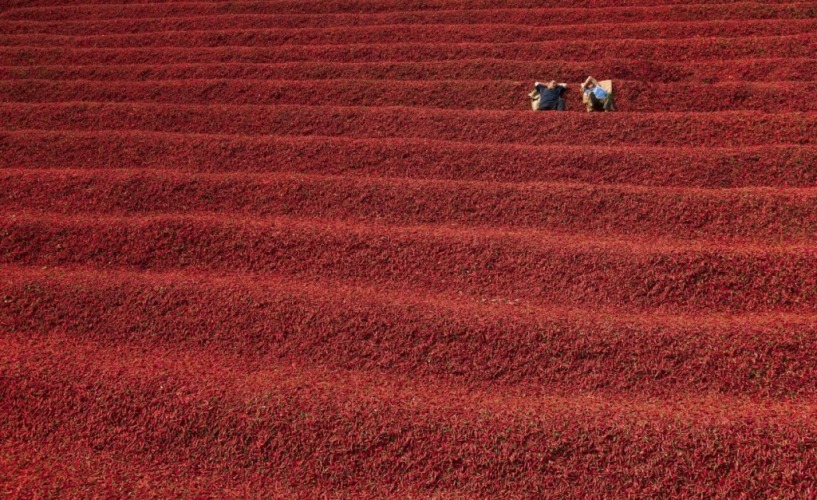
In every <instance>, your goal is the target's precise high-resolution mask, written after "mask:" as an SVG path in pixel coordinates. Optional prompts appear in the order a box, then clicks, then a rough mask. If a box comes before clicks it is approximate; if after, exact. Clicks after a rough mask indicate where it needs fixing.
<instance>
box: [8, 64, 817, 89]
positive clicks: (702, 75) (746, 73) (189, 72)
mask: <svg viewBox="0 0 817 500" xmlns="http://www.w3.org/2000/svg"><path fill="white" fill-rule="evenodd" d="M587 75H605V76H614V77H615V78H617V79H623V80H640V81H644V82H661V83H693V84H696V85H699V84H711V83H718V82H728V81H735V80H739V81H745V82H776V81H806V82H808V81H817V60H815V59H792V58H783V59H779V58H778V59H731V60H721V61H710V62H708V63H707V64H705V65H702V64H699V63H697V62H692V63H690V62H663V63H662V62H655V61H650V60H644V59H606V58H602V59H598V60H593V61H587V62H573V61H557V60H549V61H536V60H533V61H504V60H500V59H463V60H458V61H431V62H389V61H387V62H373V63H337V62H290V63H270V64H265V63H175V64H122V65H79V66H64V65H50V66H49V65H46V66H0V79H3V80H10V79H23V80H30V79H42V80H100V81H116V80H122V81H133V82H136V81H150V80H185V79H236V80H241V79H251V80H297V79H302V80H336V79H358V80H426V81H428V80H511V81H520V80H522V81H526V82H533V81H535V80H545V81H546V80H548V79H550V78H558V79H559V81H568V82H569V81H572V82H578V81H582V80H584V79H585V78H586V77H587ZM327 85H331V81H330V82H327Z"/></svg>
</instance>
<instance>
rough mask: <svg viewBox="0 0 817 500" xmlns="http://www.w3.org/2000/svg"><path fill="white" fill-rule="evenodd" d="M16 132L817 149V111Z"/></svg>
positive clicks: (7, 115) (12, 121) (101, 116)
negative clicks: (126, 131)
mask: <svg viewBox="0 0 817 500" xmlns="http://www.w3.org/2000/svg"><path fill="white" fill-rule="evenodd" d="M0 122H1V123H3V124H4V125H5V127H6V129H7V130H12V131H13V130H15V129H44V130H74V131H102V130H145V131H153V132H184V133H188V134H190V133H211V134H247V135H256V136H265V135H279V136H281V135H287V136H290V135H300V136H311V135H320V136H330V137H340V136H343V137H347V138H356V139H361V138H395V137H401V138H424V139H437V140H452V141H467V142H473V143H480V142H483V141H489V142H493V143H513V144H526V145H537V144H541V143H542V142H543V141H547V142H549V143H551V144H559V143H569V144H573V145H593V146H597V145H608V146H615V145H628V146H631V145H634V144H642V145H653V146H708V147H712V146H723V145H729V146H730V147H739V146H759V145H775V144H791V143H792V142H794V143H795V144H800V145H809V146H811V145H817V135H815V134H812V133H811V131H812V130H814V129H815V127H816V126H817V113H779V114H759V113H755V112H726V113H662V112H656V113H549V114H548V113H533V112H530V111H518V112H510V111H471V110H439V109H428V108H407V107H381V108H370V107H330V106H294V105H292V106H289V105H277V106H235V105H212V106H207V105H173V104H145V103H90V102H86V103H47V104H28V103H0Z"/></svg>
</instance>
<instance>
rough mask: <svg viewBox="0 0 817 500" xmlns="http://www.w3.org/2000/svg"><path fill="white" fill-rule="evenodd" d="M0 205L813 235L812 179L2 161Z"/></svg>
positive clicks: (803, 238) (751, 237)
mask: <svg viewBox="0 0 817 500" xmlns="http://www.w3.org/2000/svg"><path fill="white" fill-rule="evenodd" d="M0 206H3V207H4V209H6V210H9V211H44V212H52V213H61V214H66V215H70V214H86V215H95V214H120V215H124V214H131V215H137V214H171V213H172V214H185V213H188V212H210V213H219V214H221V215H224V216H225V217H226V216H228V215H230V214H242V215H253V216H264V217H268V216H297V217H320V218H327V219H342V220H347V221H358V222H379V223H388V224H399V225H418V224H437V225H446V226H448V225H456V226H490V227H505V228H536V229H547V230H550V231H563V232H577V233H581V232H586V233H596V232H597V233H600V234H601V233H613V234H620V235H625V234H631V235H641V236H646V235H651V236H662V237H672V238H676V239H679V240H685V239H705V240H719V241H729V240H733V241H756V242H761V243H769V242H772V241H775V242H788V243H794V242H804V243H805V242H810V241H813V240H814V237H815V235H817V189H815V188H812V189H798V190H783V189H780V188H774V189H773V188H769V189H751V190H747V189H741V190H726V191H724V190H717V191H712V190H706V191H704V190H699V189H667V188H665V187H660V188H643V187H624V186H607V187H601V186H593V185H576V184H503V183H496V182H452V181H425V180H423V181H418V180H401V179H383V178H348V177H337V176H328V177H327V176H304V175H300V174H294V175H293V174H272V175H248V174H238V175H235V174H227V175H224V174H220V175H213V174H198V175H195V174H184V173H177V172H172V171H152V172H145V171H131V170H126V171H122V170H120V171H115V172H111V171H66V170H56V171H54V170H49V171H30V170H22V171H14V170H0Z"/></svg>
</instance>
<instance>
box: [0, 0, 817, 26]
mask: <svg viewBox="0 0 817 500" xmlns="http://www.w3.org/2000/svg"><path fill="white" fill-rule="evenodd" d="M608 1H609V0H608ZM463 7H467V8H463ZM814 8H815V5H814V3H813V2H789V3H775V4H771V5H770V4H767V3H758V2H734V3H725V4H691V5H650V6H620V5H618V4H617V3H612V2H611V3H610V4H608V5H606V6H598V5H594V6H592V7H590V8H589V7H588V6H580V7H564V6H563V5H558V6H555V5H551V6H547V7H543V6H542V5H541V3H540V2H536V1H534V0H530V1H527V2H516V3H514V4H513V5H508V3H507V2H504V1H499V0H488V1H486V2H484V3H481V4H480V3H474V2H454V3H449V4H446V3H445V2H440V3H437V4H436V5H432V4H431V3H429V2H428V1H423V0H416V1H415V2H413V3H407V2H395V1H392V0H386V1H383V0H373V1H369V2H366V6H365V7H363V6H360V5H355V4H353V3H349V2H347V1H342V0H341V1H336V2H289V3H286V4H284V3H270V2H261V1H243V2H230V3H223V2H172V3H161V4H159V3H153V4H151V3H148V4H120V5H104V4H102V5H76V6H71V5H66V6H62V7H49V8H32V9H22V8H20V9H14V10H11V11H7V12H4V13H3V14H2V16H1V17H2V18H3V19H5V20H11V21H76V20H110V19H135V18H138V19H151V18H174V17H188V16H193V15H196V16H201V15H219V16H227V15H237V14H256V15H258V14H261V15H269V14H283V15H293V16H297V17H311V18H313V19H314V18H326V20H325V21H322V22H323V23H338V22H339V23H342V24H354V25H357V24H360V23H361V21H369V22H371V21H372V20H375V19H376V20H378V22H379V24H384V23H383V22H382V19H383V18H389V17H405V16H413V17H415V18H417V19H418V20H420V21H421V22H429V20H430V19H434V18H435V17H439V16H442V17H448V18H450V17H454V18H460V19H461V18H464V17H465V18H467V17H468V16H473V15H476V16H494V18H498V19H502V18H503V17H505V15H507V14H509V13H511V14H512V13H516V14H517V15H518V16H520V17H524V18H526V19H528V20H529V21H528V22H529V23H530V24H537V25H539V24H579V23H592V22H597V21H598V20H599V19H600V18H604V19H606V20H607V21H608V22H626V21H632V20H636V21H646V20H656V21H668V20H677V21H694V20H707V19H718V18H720V19H735V20H738V19H758V18H760V19H769V18H794V19H796V18H804V17H814V16H815V15H816V14H817V13H815V11H814ZM390 24H391V23H390Z"/></svg>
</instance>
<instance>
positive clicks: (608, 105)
mask: <svg viewBox="0 0 817 500" xmlns="http://www.w3.org/2000/svg"><path fill="white" fill-rule="evenodd" d="M587 111H615V105H614V104H613V94H607V97H605V98H604V99H599V98H598V97H596V96H595V95H594V94H593V93H592V92H591V93H590V94H588V103H587Z"/></svg>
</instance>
